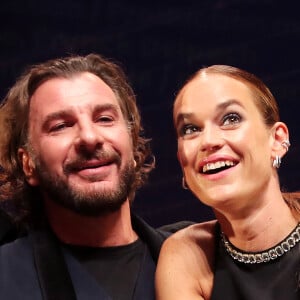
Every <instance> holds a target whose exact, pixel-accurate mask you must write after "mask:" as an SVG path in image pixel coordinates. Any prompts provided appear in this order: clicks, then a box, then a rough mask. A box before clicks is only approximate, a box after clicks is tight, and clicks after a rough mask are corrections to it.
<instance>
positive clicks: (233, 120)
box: [222, 113, 241, 126]
mask: <svg viewBox="0 0 300 300" xmlns="http://www.w3.org/2000/svg"><path fill="white" fill-rule="evenodd" d="M240 121H241V116H240V115H239V114H236V113H230V114H228V115H226V116H225V117H224V118H223V120H222V124H223V125H225V126H227V125H235V124H238V123H240Z"/></svg>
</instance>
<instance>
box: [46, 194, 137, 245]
mask: <svg viewBox="0 0 300 300" xmlns="http://www.w3.org/2000/svg"><path fill="white" fill-rule="evenodd" d="M45 210H46V214H47V217H48V221H49V223H50V226H51V228H52V230H53V231H54V233H55V234H56V236H57V237H58V239H59V240H61V241H62V242H63V243H66V244H70V245H78V246H89V247H112V246H121V245H127V244H130V243H132V242H134V241H135V240H136V239H137V238H138V237H137V234H136V233H135V232H134V231H133V228H132V224H131V217H130V207H129V201H128V200H127V201H126V202H125V203H124V204H123V205H122V206H121V207H120V209H119V210H118V211H116V212H112V213H108V214H106V215H101V216H98V217H91V216H82V215H80V214H78V213H76V212H73V211H71V210H69V209H66V208H64V207H62V206H61V205H59V204H57V203H55V202H54V201H51V200H45Z"/></svg>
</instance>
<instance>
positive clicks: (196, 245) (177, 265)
mask: <svg viewBox="0 0 300 300" xmlns="http://www.w3.org/2000/svg"><path fill="white" fill-rule="evenodd" d="M214 226H215V221H211V222H206V223H202V224H196V225H192V226H190V227H188V228H186V229H183V230H180V231H179V232H177V233H175V234H174V235H172V236H171V237H170V238H168V239H167V240H166V242H165V243H164V245H163V247H162V250H161V253H160V257H159V261H158V265H157V271H156V280H155V281H156V297H157V298H156V299H157V300H176V299H180V300H182V299H189V300H193V299H197V300H199V299H209V296H210V293H211V289H212V281H213V274H212V264H213V262H212V260H213V252H214V236H213V233H214Z"/></svg>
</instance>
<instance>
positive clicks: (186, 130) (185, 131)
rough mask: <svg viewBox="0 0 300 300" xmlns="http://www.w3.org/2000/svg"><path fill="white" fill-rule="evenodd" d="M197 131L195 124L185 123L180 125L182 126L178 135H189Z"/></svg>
mask: <svg viewBox="0 0 300 300" xmlns="http://www.w3.org/2000/svg"><path fill="white" fill-rule="evenodd" d="M197 131H199V128H198V127H197V126H194V125H191V124H187V125H184V126H182V128H181V130H180V135H181V136H185V135H191V134H193V133H195V132H197Z"/></svg>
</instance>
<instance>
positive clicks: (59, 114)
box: [43, 109, 72, 128]
mask: <svg viewBox="0 0 300 300" xmlns="http://www.w3.org/2000/svg"><path fill="white" fill-rule="evenodd" d="M71 114H72V110H71V109H67V110H60V111H56V112H54V113H51V114H49V115H47V116H46V118H45V120H44V121H43V128H46V127H47V126H48V124H49V123H51V121H54V120H57V119H64V118H66V117H68V116H70V115H71Z"/></svg>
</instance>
